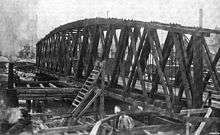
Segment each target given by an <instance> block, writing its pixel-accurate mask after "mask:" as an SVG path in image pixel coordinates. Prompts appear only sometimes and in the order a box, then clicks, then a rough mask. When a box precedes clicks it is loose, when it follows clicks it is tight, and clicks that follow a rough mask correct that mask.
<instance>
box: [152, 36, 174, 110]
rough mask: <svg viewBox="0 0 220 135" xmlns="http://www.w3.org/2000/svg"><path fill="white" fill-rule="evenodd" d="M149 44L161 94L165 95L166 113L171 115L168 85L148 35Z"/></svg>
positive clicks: (156, 52) (156, 51) (155, 49)
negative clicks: (161, 90)
mask: <svg viewBox="0 0 220 135" xmlns="http://www.w3.org/2000/svg"><path fill="white" fill-rule="evenodd" d="M149 42H150V45H151V49H152V55H153V58H154V60H155V63H156V66H157V71H158V74H159V77H160V80H161V83H162V87H163V92H164V95H165V99H166V103H167V107H168V111H169V112H170V113H171V114H173V109H172V103H171V98H170V95H169V89H168V84H167V82H166V79H165V75H164V73H163V71H162V69H161V64H160V60H159V59H158V58H159V56H158V50H157V48H156V47H155V45H154V42H153V39H152V37H151V35H149Z"/></svg>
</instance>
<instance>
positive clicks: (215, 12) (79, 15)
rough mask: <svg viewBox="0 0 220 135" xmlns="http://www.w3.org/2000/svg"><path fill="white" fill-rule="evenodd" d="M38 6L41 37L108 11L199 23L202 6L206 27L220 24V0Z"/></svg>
mask: <svg viewBox="0 0 220 135" xmlns="http://www.w3.org/2000/svg"><path fill="white" fill-rule="evenodd" d="M37 7H38V8H37V14H38V36H39V38H41V37H42V36H44V35H45V34H47V33H48V32H49V31H51V30H52V29H54V28H55V27H57V26H59V25H62V24H65V23H68V22H72V21H76V20H79V19H84V18H94V17H106V16H107V11H109V13H108V14H109V17H113V18H127V19H135V20H142V21H147V22H149V21H159V22H165V23H180V24H182V25H188V26H198V24H199V22H198V18H199V8H203V11H204V19H203V20H204V21H203V26H204V27H208V28H215V27H216V26H220V12H219V11H220V0H209V1H208V0H40V1H39V2H38V6H37Z"/></svg>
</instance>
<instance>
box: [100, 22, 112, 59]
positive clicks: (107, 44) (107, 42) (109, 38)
mask: <svg viewBox="0 0 220 135" xmlns="http://www.w3.org/2000/svg"><path fill="white" fill-rule="evenodd" d="M114 33H115V29H114V27H113V26H109V29H108V31H107V33H106V38H105V42H104V48H103V53H102V60H105V59H108V57H109V52H110V48H111V45H112V38H113V36H114Z"/></svg>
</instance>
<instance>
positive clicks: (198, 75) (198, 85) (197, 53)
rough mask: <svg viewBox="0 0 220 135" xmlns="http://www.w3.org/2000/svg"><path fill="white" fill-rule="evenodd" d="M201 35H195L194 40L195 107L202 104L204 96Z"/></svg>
mask: <svg viewBox="0 0 220 135" xmlns="http://www.w3.org/2000/svg"><path fill="white" fill-rule="evenodd" d="M201 42H202V39H201V37H195V38H194V40H193V54H194V55H193V70H194V86H193V89H192V104H193V108H200V107H201V106H202V96H203V75H202V71H203V50H202V49H203V47H202V45H201Z"/></svg>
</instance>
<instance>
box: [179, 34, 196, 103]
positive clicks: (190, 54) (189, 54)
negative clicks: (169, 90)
mask: <svg viewBox="0 0 220 135" xmlns="http://www.w3.org/2000/svg"><path fill="white" fill-rule="evenodd" d="M192 42H193V36H192V37H191V38H190V41H189V43H188V46H187V49H186V53H187V58H188V62H187V63H186V71H187V73H188V74H189V75H190V74H191V70H190V68H191V64H192V60H193V47H192ZM189 75H188V76H189ZM191 80H192V79H190V78H188V82H189V87H190V89H192V86H191V83H190V81H191ZM175 84H176V85H177V86H178V85H180V90H179V93H178V96H177V101H178V102H180V100H181V98H182V95H183V91H184V84H183V83H182V82H181V70H180V68H179V69H178V71H177V74H176V77H175Z"/></svg>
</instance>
